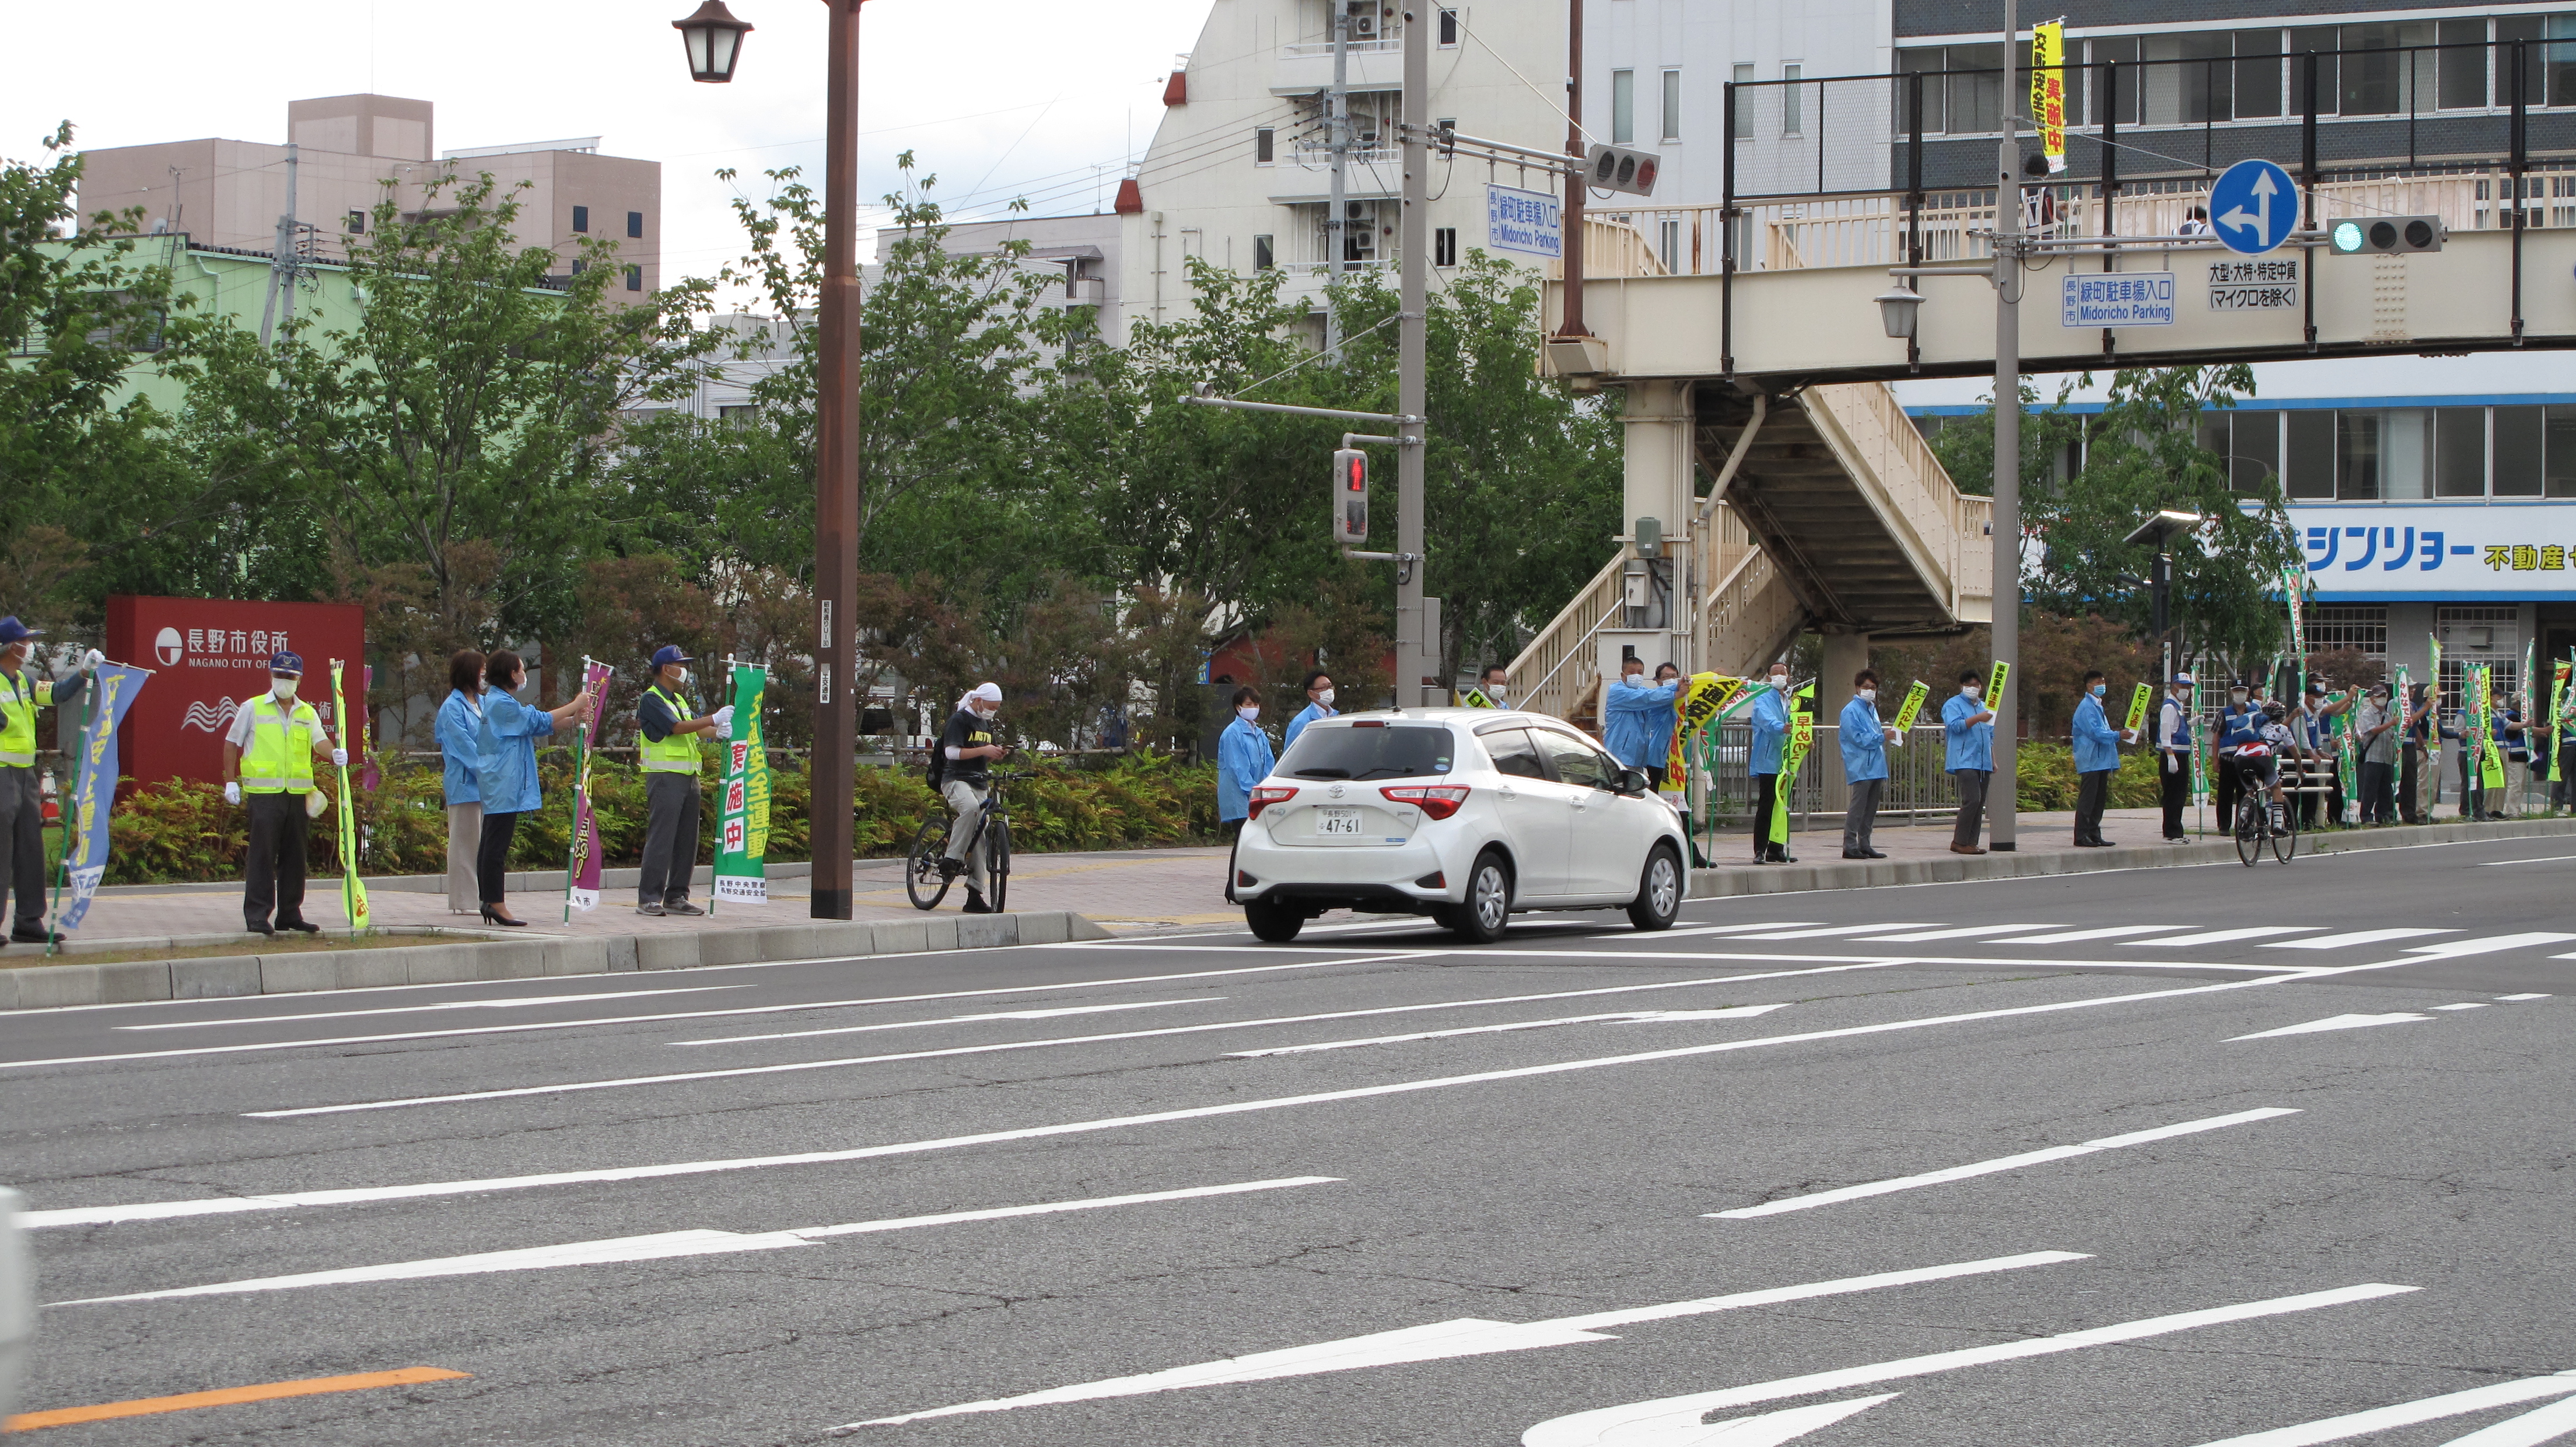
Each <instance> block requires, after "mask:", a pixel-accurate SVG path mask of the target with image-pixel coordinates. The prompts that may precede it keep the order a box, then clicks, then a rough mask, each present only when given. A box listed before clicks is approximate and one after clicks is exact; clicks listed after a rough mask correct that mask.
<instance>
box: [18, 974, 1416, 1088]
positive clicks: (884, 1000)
mask: <svg viewBox="0 0 2576 1447" xmlns="http://www.w3.org/2000/svg"><path fill="white" fill-rule="evenodd" d="M1431 953H1434V954H1437V953H1439V951H1436V950H1435V951H1432V952H1431ZM1383 958H1386V959H1414V958H1419V956H1417V955H1415V954H1412V953H1407V954H1403V955H1387V956H1384V957H1383ZM1366 963H1368V961H1367V960H1310V961H1306V962H1304V963H1301V964H1294V965H1261V966H1256V967H1254V968H1251V969H1243V970H1192V971H1190V972H1188V973H1186V974H1178V975H1136V976H1132V977H1129V978H1127V979H1119V980H1073V981H1068V982H1066V983H1064V984H1060V985H1012V986H1010V987H1008V988H1005V989H997V990H948V991H943V992H941V993H939V994H935V995H883V996H875V997H871V998H864V999H855V1000H812V1001H808V1002H806V1003H804V1004H801V1005H743V1006H738V1007H736V1008H734V1009H730V1010H683V1011H677V1012H673V1013H670V1014H662V1015H611V1016H607V1017H604V1018H602V1019H597V1020H557V1021H541V1022H534V1023H530V1024H524V1025H474V1026H466V1027H461V1028H458V1029H454V1030H415V1031H410V1032H407V1033H405V1034H400V1035H341V1036H337V1037H334V1038H332V1039H328V1040H266V1041H259V1042H256V1043H251V1044H244V1045H199V1046H195V1047H193V1048H190V1049H186V1050H138V1051H133V1052H130V1053H127V1054H123V1055H65V1056H61V1057H59V1058H56V1059H52V1060H0V1070H24V1069H27V1068H28V1067H30V1066H37V1065H96V1064H102V1063H108V1062H113V1061H120V1060H166V1059H169V1058H172V1057H174V1056H181V1055H233V1054H239V1053H240V1052H242V1051H245V1050H310V1049H313V1048H315V1047H317V1046H324V1045H380V1044H385V1043H389V1042H396V1041H403V1040H444V1039H448V1038H451V1037H454V1036H459V1035H507V1034H518V1033H524V1032H527V1031H531V1030H582V1029H588V1028H590V1027H592V1026H595V1025H638V1024H653V1023H658V1022H660V1021H664V1020H713V1019H722V1018H726V1017H730V1016H736V1015H777V1014H783V1013H786V1012H788V1011H792V1010H842V1009H850V1008H854V1007H857V1006H861V1005H909V1004H915V1003H918V1002H920V1001H924V1000H970V999H977V998H981V997H984V996H989V995H1034V994H1049V993H1053V992H1055V991H1057V990H1093V989H1099V988H1101V987H1103V986H1107V985H1159V984H1162V983H1164V982H1166V981H1170V980H1205V979H1213V978H1215V977H1217V976H1220V975H1250V974H1258V973H1261V972H1262V971H1264V970H1311V969H1318V968H1321V967H1323V966H1327V965H1354V964H1366Z"/></svg>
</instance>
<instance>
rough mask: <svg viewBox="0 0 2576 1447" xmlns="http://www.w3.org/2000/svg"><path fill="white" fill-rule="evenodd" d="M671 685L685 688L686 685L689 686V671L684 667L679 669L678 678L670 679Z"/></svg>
mask: <svg viewBox="0 0 2576 1447" xmlns="http://www.w3.org/2000/svg"><path fill="white" fill-rule="evenodd" d="M671 686H672V687H673V688H686V687H688V686H689V671H688V670H687V669H685V668H683V669H681V670H680V676H679V677H678V678H675V679H673V680H671Z"/></svg>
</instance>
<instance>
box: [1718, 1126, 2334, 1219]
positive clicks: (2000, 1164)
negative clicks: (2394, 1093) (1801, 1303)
mask: <svg viewBox="0 0 2576 1447" xmlns="http://www.w3.org/2000/svg"><path fill="white" fill-rule="evenodd" d="M2297 1114H2298V1112H2297V1111H2295V1110H2291V1109H2288V1108H2286V1107H2283V1106H2277V1105H2267V1106H2264V1107H2262V1108H2261V1109H2259V1110H2243V1111H2238V1112H2237V1113H2236V1114H2234V1115H2214V1116H2211V1117H2209V1118H2208V1119H2206V1120H2187V1121H2184V1122H2182V1123H2180V1124H2179V1125H2165V1126H2157V1127H2155V1128H2153V1129H2151V1130H2141V1131H2131V1132H2129V1133H2128V1134H2126V1135H2113V1136H2104V1137H2102V1138H2101V1139H2100V1140H2090V1141H2085V1142H2083V1143H2082V1144H2080V1145H2071V1146H2050V1147H2048V1148H2047V1149H2045V1150H2036V1151H2025V1152H2023V1153H2022V1154H2020V1155H2017V1156H1998V1157H1996V1158H1995V1159H1993V1160H1990V1161H1977V1162H1974V1163H1972V1164H1969V1165H1964V1166H1951V1167H1948V1168H1946V1169H1944V1170H1938V1171H1926V1172H1924V1173H1923V1174H1922V1175H1919V1176H1898V1177H1896V1178H1895V1179H1893V1180H1886V1181H1872V1182H1870V1183H1869V1184H1867V1185H1861V1186H1845V1187H1843V1188H1842V1189H1840V1190H1836V1191H1817V1192H1815V1193H1813V1194H1812V1195H1805V1196H1790V1197H1788V1198H1786V1199H1784V1200H1778V1201H1765V1202H1763V1203H1762V1204H1761V1205H1759V1206H1744V1207H1741V1208H1738V1209H1736V1210H1733V1211H1711V1212H1709V1213H1707V1215H1706V1216H1704V1217H1703V1218H1702V1219H1703V1220H1711V1221H1741V1220H1746V1219H1749V1218H1751V1217H1754V1216H1777V1215H1780V1214H1781V1213H1783V1212H1786V1211H1809V1210H1813V1209H1815V1208H1816V1207H1818V1206H1832V1205H1836V1204H1839V1203H1841V1202H1844V1201H1857V1200H1860V1199H1861V1198H1863V1197H1865V1196H1883V1195H1886V1194H1887V1193H1889V1192H1891V1191H1911V1190H1914V1189H1915V1188H1917V1187H1919V1186H1938V1185H1941V1184H1943V1183H1945V1182H1949V1181H1964V1180H1967V1179H1969V1178H1971V1177H1974V1176H1991V1175H1994V1174H1996V1173H1997V1172H1999V1171H2017V1170H2020V1169H2021V1168H2022V1167H2024V1166H2037V1165H2045V1164H2047V1163H2048V1162H2050V1161H2063V1160H2071V1159H2073V1158H2074V1157H2076V1156H2089V1155H2093V1154H2095V1153H2097V1152H2100V1151H2116V1150H2119V1149H2121V1148H2123V1147H2126V1146H2142V1145H2146V1144H2148V1143H2149V1142H2151V1141H2161V1140H2171V1139H2173V1138H2174V1137H2176V1136H2186V1135H2197V1134H2199V1133H2200V1132H2202V1131H2210V1130H2225V1129H2226V1128H2227V1127H2229V1126H2232V1125H2249V1124H2252V1123H2253V1122H2255V1121H2258V1120H2272V1119H2274V1118H2276V1117H2279V1116H2285V1115H2297Z"/></svg>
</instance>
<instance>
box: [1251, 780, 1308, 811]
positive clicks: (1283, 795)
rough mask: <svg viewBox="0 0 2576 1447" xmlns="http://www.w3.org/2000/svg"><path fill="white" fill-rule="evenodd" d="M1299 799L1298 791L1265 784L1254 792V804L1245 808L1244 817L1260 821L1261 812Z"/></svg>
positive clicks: (1286, 786) (1285, 786)
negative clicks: (1275, 805) (1272, 806)
mask: <svg viewBox="0 0 2576 1447" xmlns="http://www.w3.org/2000/svg"><path fill="white" fill-rule="evenodd" d="M1296 797H1297V791H1296V790H1295V789H1294V788H1292V787H1290V786H1288V785H1285V784H1263V785H1261V786H1259V787H1257V788H1255V789H1254V790H1253V791H1252V802H1251V803H1250V804H1249V805H1247V806H1246V807H1245V808H1244V811H1243V813H1244V817H1245V818H1247V819H1258V818H1260V817H1261V811H1262V810H1264V809H1267V808H1269V807H1270V806H1271V805H1273V804H1285V803H1287V802H1288V801H1289V800H1291V799H1294V798H1296Z"/></svg>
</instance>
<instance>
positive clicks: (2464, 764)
mask: <svg viewBox="0 0 2576 1447" xmlns="http://www.w3.org/2000/svg"><path fill="white" fill-rule="evenodd" d="M2469 753H2470V750H2468V749H2465V748H2463V749H2461V750H2460V817H2461V818H2463V819H2482V818H2485V817H2486V812H2487V782H2486V775H2485V773H2484V772H2483V771H2482V770H2480V769H2479V768H2478V767H2477V766H2476V765H2474V764H2472V763H2471V762H2470V761H2469Z"/></svg>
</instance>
